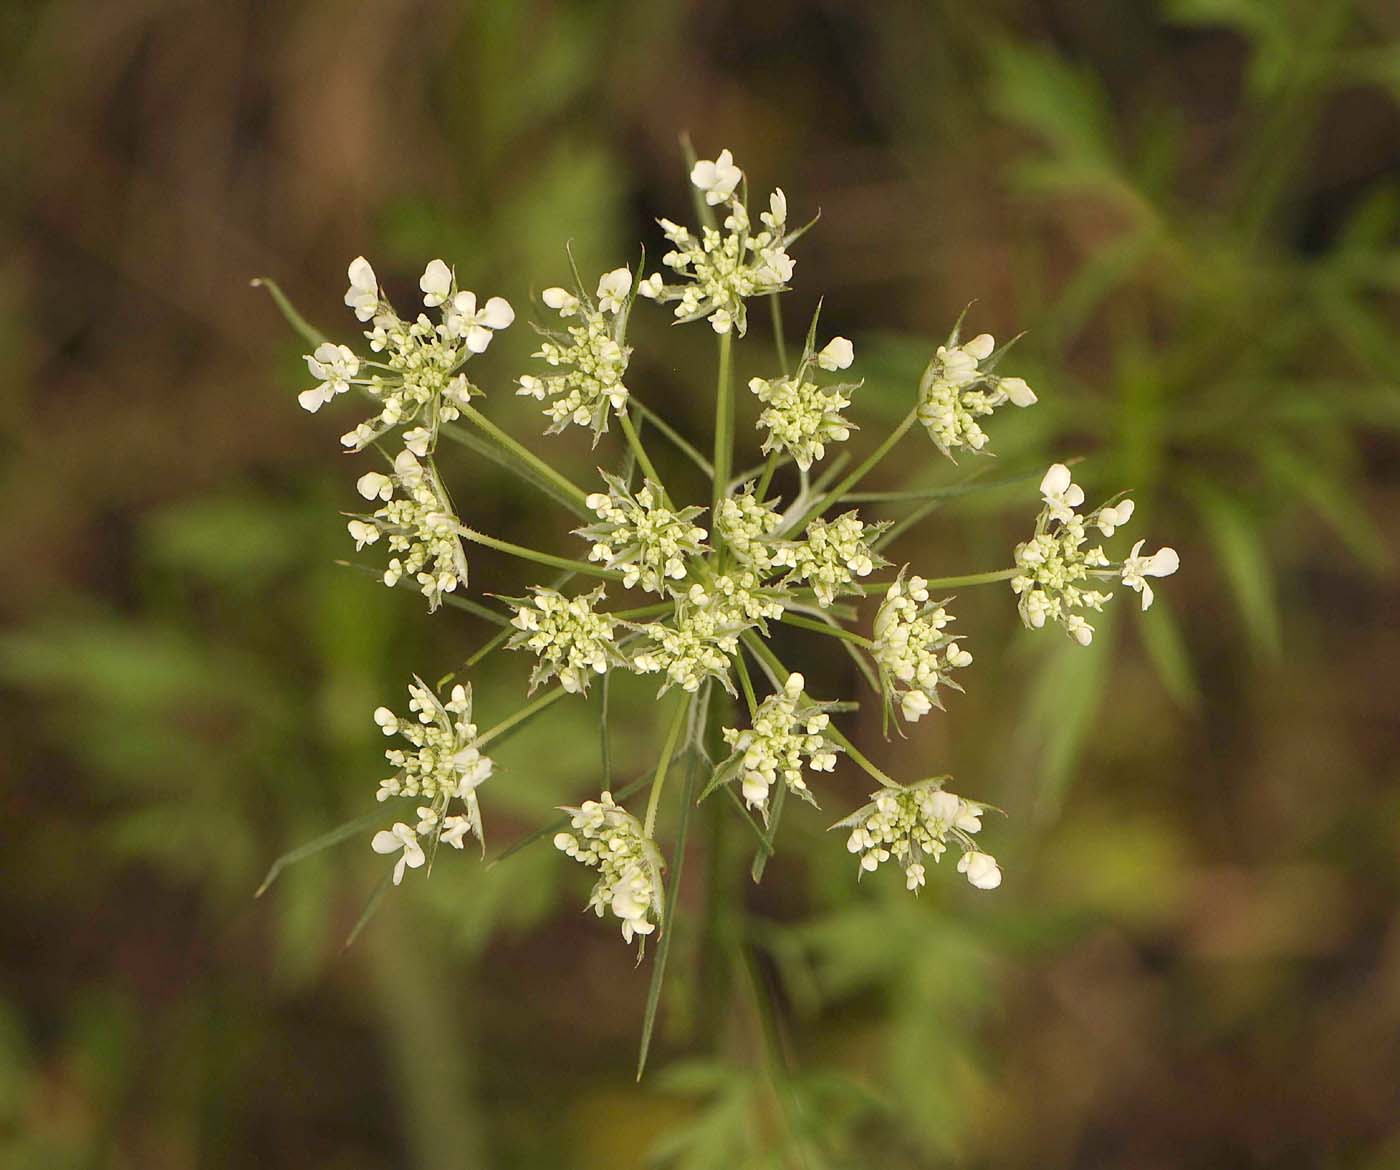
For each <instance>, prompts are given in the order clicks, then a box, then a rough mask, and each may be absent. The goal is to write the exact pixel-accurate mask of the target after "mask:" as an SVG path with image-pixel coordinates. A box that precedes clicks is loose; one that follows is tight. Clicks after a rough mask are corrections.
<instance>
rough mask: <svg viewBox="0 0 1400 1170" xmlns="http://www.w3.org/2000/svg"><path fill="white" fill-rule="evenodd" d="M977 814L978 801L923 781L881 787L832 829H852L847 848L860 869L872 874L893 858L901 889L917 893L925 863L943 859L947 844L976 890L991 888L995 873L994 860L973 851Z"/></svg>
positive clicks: (978, 828)
mask: <svg viewBox="0 0 1400 1170" xmlns="http://www.w3.org/2000/svg"><path fill="white" fill-rule="evenodd" d="M981 816H982V809H981V806H980V805H977V804H974V803H973V802H972V801H968V800H964V799H963V798H962V797H960V796H957V795H955V794H954V793H952V792H947V791H945V790H944V789H943V787H942V781H941V780H925V781H922V782H921V783H919V784H912V785H910V786H909V787H907V788H882V789H881V790H880V791H879V792H876V793H873V794H872V797H871V802H870V803H869V804H867V805H866V806H865V807H864V808H860V809H857V810H856V811H855V812H854V813H852V814H851V815H850V816H849V817H847V818H846V819H845V820H843V821H838V822H837V823H836V824H834V825H832V828H833V829H850V830H851V834H850V837H849V838H847V841H846V848H847V849H848V850H849V851H850V852H851V853H854V854H856V855H858V856H859V858H860V870H861V872H862V873H873V872H875V870H877V869H878V868H879V867H880V866H881V865H882V864H883V863H884V862H886V861H889V860H890V859H892V858H893V859H894V861H895V862H896V863H897V864H898V865H899V867H900V868H901V869H903V870H904V876H905V885H906V887H907V888H908V889H910V890H912V891H914V892H916V893H917V892H918V889H919V887H920V886H922V885H923V884H924V877H925V868H924V863H925V862H926V861H927V860H929V859H932V860H933V861H934V862H938V861H940V860H942V857H943V854H944V853H945V852H946V851H947V849H948V845H949V843H950V842H951V843H953V844H955V845H957V846H958V848H959V849H961V850H962V852H963V859H962V861H960V862H959V864H958V870H959V872H960V873H967V874H968V875H969V880H971V881H972V882H973V884H974V885H978V886H979V888H981V889H993V888H994V887H995V886H996V885H997V884H998V883H999V882H1000V880H1001V877H1000V872H999V871H998V872H997V875H996V878H995V880H993V879H992V878H991V876H990V871H989V870H988V868H987V867H988V865H989V864H990V866H991V869H992V870H995V868H996V863H995V862H994V861H992V859H991V858H990V857H988V856H987V855H986V854H985V853H980V852H978V850H977V848H976V845H975V844H974V842H973V840H972V838H973V836H975V835H976V834H977V833H978V832H980V831H981V828H982V821H981ZM969 857H971V858H974V859H975V858H984V859H985V860H984V861H975V860H974V861H969V860H968V858H969ZM970 870H971V871H972V872H969V871H970ZM974 875H975V876H974ZM984 882H985V883H989V884H982V883H984Z"/></svg>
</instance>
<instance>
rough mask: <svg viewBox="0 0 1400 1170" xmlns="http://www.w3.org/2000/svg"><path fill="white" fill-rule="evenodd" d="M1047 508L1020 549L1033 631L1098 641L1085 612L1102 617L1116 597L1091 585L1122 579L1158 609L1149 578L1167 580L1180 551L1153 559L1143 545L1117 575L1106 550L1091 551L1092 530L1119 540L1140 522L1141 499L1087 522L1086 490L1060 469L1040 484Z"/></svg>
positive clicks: (1016, 587) (1021, 597)
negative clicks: (1135, 519)
mask: <svg viewBox="0 0 1400 1170" xmlns="http://www.w3.org/2000/svg"><path fill="white" fill-rule="evenodd" d="M1040 491H1041V496H1042V497H1043V499H1044V507H1043V509H1042V510H1041V513H1040V516H1039V518H1038V519H1037V520H1036V526H1035V534H1034V535H1033V536H1032V537H1031V538H1030V540H1027V541H1023V542H1022V543H1020V544H1018V545H1017V546H1016V554H1015V555H1016V568H1017V570H1018V571H1017V574H1016V576H1014V577H1013V578H1012V579H1011V590H1012V592H1013V593H1015V594H1016V596H1017V598H1018V600H1017V608H1018V609H1019V610H1020V613H1021V620H1022V622H1024V623H1025V625H1026V627H1027V628H1028V629H1039V628H1041V627H1042V626H1044V625H1045V623H1046V621H1047V620H1049V621H1054V622H1057V623H1059V625H1060V626H1061V627H1062V628H1063V629H1064V631H1065V632H1066V633H1067V634H1069V636H1070V637H1071V638H1073V639H1074V640H1075V641H1076V642H1078V643H1079V644H1080V645H1081V646H1088V645H1089V644H1090V643H1091V642H1092V641H1093V640H1094V627H1093V626H1092V625H1090V624H1089V622H1088V620H1087V619H1086V618H1085V616H1084V613H1083V612H1082V611H1084V610H1092V611H1095V612H1097V611H1099V610H1102V609H1103V606H1104V603H1105V602H1107V601H1108V600H1109V599H1110V598H1111V597H1112V596H1113V595H1112V594H1111V593H1105V592H1102V591H1100V590H1098V589H1093V588H1089V587H1088V586H1089V582H1090V579H1094V580H1097V581H1105V582H1106V581H1112V580H1113V579H1115V578H1119V579H1121V580H1122V582H1123V584H1125V585H1127V586H1128V587H1129V588H1131V589H1136V590H1137V591H1138V592H1139V593H1141V594H1142V608H1143V609H1146V608H1147V607H1148V606H1150V605H1151V604H1152V589H1151V587H1150V586H1149V585H1148V584H1147V581H1146V578H1147V577H1166V576H1169V575H1170V574H1172V573H1174V572H1176V570H1177V567H1178V565H1179V563H1180V561H1179V558H1178V557H1177V555H1176V552H1175V550H1174V549H1170V548H1164V549H1161V550H1160V551H1158V552H1156V553H1154V554H1153V555H1152V556H1150V557H1144V556H1142V555H1141V551H1142V545H1143V542H1142V541H1141V540H1139V541H1138V542H1137V543H1136V544H1135V545H1133V551H1132V552H1131V553H1130V554H1129V556H1128V557H1127V559H1126V560H1125V561H1124V562H1123V563H1122V564H1121V565H1120V566H1118V568H1117V570H1115V569H1114V567H1113V565H1112V562H1111V561H1110V560H1109V559H1108V556H1107V554H1106V553H1105V552H1104V550H1103V548H1102V547H1101V546H1089V544H1088V539H1089V538H1088V530H1089V529H1090V528H1097V529H1098V530H1099V531H1100V532H1101V533H1103V534H1104V535H1105V536H1112V535H1113V533H1114V532H1115V531H1116V530H1117V529H1118V528H1119V527H1121V526H1122V525H1124V524H1126V523H1128V521H1129V520H1131V519H1132V516H1133V501H1132V500H1126V499H1125V500H1120V501H1119V502H1118V503H1117V504H1110V505H1105V506H1104V507H1101V508H1099V509H1098V510H1097V511H1094V512H1091V513H1089V514H1088V515H1087V516H1081V515H1079V514H1078V513H1077V512H1076V511H1075V509H1076V508H1077V507H1079V506H1080V505H1081V504H1082V503H1083V502H1084V492H1083V490H1082V489H1081V488H1080V487H1079V486H1078V485H1077V484H1075V483H1074V482H1073V481H1072V480H1071V479H1070V474H1069V469H1068V468H1067V467H1065V465H1064V464H1063V463H1056V464H1055V465H1054V466H1052V467H1051V468H1050V470H1049V471H1047V472H1046V473H1045V478H1044V479H1043V480H1042V481H1041V484H1040Z"/></svg>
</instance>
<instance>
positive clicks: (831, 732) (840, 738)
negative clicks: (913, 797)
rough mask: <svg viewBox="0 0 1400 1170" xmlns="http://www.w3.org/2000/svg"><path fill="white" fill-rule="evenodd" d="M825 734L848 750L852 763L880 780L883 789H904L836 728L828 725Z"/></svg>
mask: <svg viewBox="0 0 1400 1170" xmlns="http://www.w3.org/2000/svg"><path fill="white" fill-rule="evenodd" d="M825 734H826V735H827V736H828V737H829V738H830V739H831V740H832V741H833V742H835V743H838V744H840V745H841V746H842V747H843V748H845V749H846V754H847V755H848V756H850V757H851V759H852V761H854V762H855V763H856V764H858V765H860V767H862V768H864V769H865V770H866V771H867V772H869V773H870V775H871V776H873V777H874V778H875V779H876V780H878V781H879V782H880V784H881V786H882V787H884V788H903V787H904V785H903V784H901V783H899V781H897V780H893V779H891V778H890V777H889V775H887V774H886V773H885V771H884V770H883V769H882V768H880V767H878V766H877V765H876V764H874V763H873V762H872V761H871V760H870V759H869V757H867V756H866V755H865V753H864V752H862V751H861V750H860V749H859V748H858V747H856V745H855V744H853V743H852V742H851V741H850V740H849V739H847V738H846V737H845V736H844V735H842V734H841V733H840V732H839V731H837V730H836V728H834V727H832V726H830V725H828V726H827V729H826V733H825Z"/></svg>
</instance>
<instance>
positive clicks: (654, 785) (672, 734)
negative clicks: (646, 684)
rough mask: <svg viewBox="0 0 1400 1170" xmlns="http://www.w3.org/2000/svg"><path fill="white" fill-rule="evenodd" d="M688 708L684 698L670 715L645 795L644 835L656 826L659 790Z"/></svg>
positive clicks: (664, 783)
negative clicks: (668, 726)
mask: <svg viewBox="0 0 1400 1170" xmlns="http://www.w3.org/2000/svg"><path fill="white" fill-rule="evenodd" d="M689 708H690V700H689V698H688V697H687V698H684V699H682V701H681V702H680V703H679V704H677V706H676V713H675V715H673V716H672V717H671V729H670V731H668V732H667V733H666V742H665V744H663V745H662V748H661V760H660V762H659V763H658V764H657V765H656V779H655V780H653V781H652V782H651V795H650V796H649V797H647V814H646V820H645V822H643V826H642V833H643V835H644V836H646V837H650V836H651V835H652V830H653V829H655V828H656V808H657V805H658V804H659V803H660V800H661V790H662V789H663V788H665V787H666V773H667V772H669V771H670V770H671V757H672V756H673V755H675V753H676V741H677V740H679V739H680V737H681V725H682V724H683V723H684V722H685V714H686V711H687V710H689Z"/></svg>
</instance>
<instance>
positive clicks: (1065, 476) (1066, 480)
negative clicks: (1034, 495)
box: [1040, 463, 1070, 496]
mask: <svg viewBox="0 0 1400 1170" xmlns="http://www.w3.org/2000/svg"><path fill="white" fill-rule="evenodd" d="M1069 485H1070V474H1069V468H1068V467H1066V466H1065V465H1064V464H1063V463H1052V464H1051V465H1050V470H1049V471H1047V472H1046V473H1045V478H1044V479H1042V480H1041V481H1040V494H1041V495H1043V496H1060V495H1063V494H1064V491H1065V488H1067V487H1069Z"/></svg>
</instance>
